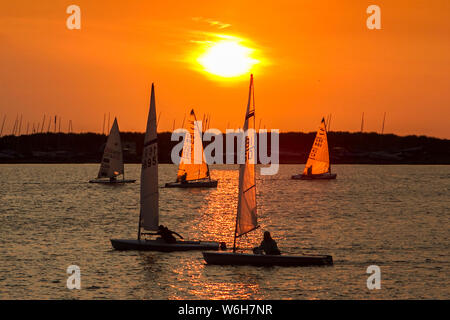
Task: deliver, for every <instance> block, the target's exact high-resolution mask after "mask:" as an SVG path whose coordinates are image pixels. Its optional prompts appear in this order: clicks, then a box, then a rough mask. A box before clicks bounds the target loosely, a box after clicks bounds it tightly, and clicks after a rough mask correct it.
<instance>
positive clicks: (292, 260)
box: [202, 252, 333, 267]
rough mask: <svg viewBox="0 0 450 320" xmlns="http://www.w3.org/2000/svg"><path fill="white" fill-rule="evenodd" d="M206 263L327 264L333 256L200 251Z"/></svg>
mask: <svg viewBox="0 0 450 320" xmlns="http://www.w3.org/2000/svg"><path fill="white" fill-rule="evenodd" d="M202 253H203V257H204V258H205V261H206V263H207V264H215V265H252V266H283V267H302V266H305V267H306V266H328V265H333V257H332V256H328V255H303V256H287V255H265V254H248V253H233V252H202Z"/></svg>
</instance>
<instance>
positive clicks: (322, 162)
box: [303, 119, 330, 175]
mask: <svg viewBox="0 0 450 320" xmlns="http://www.w3.org/2000/svg"><path fill="white" fill-rule="evenodd" d="M329 170H330V155H329V150H328V139H327V130H326V124H325V119H322V122H321V123H320V127H319V130H318V131H317V134H316V138H315V139H314V143H313V145H312V148H311V152H310V153H309V156H308V161H307V162H306V165H305V169H304V170H303V174H304V175H309V174H323V173H326V172H329Z"/></svg>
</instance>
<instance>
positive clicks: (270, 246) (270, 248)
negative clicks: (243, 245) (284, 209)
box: [253, 231, 281, 255]
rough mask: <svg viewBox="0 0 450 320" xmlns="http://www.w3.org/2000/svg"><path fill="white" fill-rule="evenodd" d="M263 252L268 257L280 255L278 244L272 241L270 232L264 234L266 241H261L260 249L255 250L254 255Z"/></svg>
mask: <svg viewBox="0 0 450 320" xmlns="http://www.w3.org/2000/svg"><path fill="white" fill-rule="evenodd" d="M263 251H264V252H265V253H266V254H268V255H280V254H281V252H280V250H279V249H278V245H277V242H276V241H275V240H273V239H272V236H271V235H270V232H269V231H265V232H264V239H263V241H261V244H260V245H259V247H256V248H254V249H253V253H255V254H262V253H263Z"/></svg>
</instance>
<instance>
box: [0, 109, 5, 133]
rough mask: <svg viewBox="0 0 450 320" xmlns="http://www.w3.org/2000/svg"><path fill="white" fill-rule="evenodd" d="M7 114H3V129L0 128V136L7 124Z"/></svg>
mask: <svg viewBox="0 0 450 320" xmlns="http://www.w3.org/2000/svg"><path fill="white" fill-rule="evenodd" d="M5 121H6V114H5V115H4V116H3V123H2V129H1V130H0V137H1V136H2V135H3V127H4V126H5Z"/></svg>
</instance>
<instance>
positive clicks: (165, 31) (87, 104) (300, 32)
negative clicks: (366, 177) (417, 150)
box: [0, 0, 450, 138]
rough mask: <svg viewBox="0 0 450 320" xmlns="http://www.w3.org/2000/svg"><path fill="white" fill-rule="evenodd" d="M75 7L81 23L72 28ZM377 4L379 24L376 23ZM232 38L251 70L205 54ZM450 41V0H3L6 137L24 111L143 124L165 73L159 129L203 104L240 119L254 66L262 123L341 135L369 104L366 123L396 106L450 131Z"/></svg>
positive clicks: (77, 126) (26, 116) (391, 114)
mask: <svg viewBox="0 0 450 320" xmlns="http://www.w3.org/2000/svg"><path fill="white" fill-rule="evenodd" d="M71 4H76V5H78V6H79V7H80V8H81V30H68V29H67V27H66V19H67V18H68V17H69V14H67V13H66V8H67V7H68V6H69V5H71ZM371 4H376V5H378V6H379V7H380V8H381V27H382V29H381V30H369V29H368V28H367V27H366V19H367V17H368V16H369V15H368V14H367V13H366V8H367V7H368V6H369V5H371ZM224 39H225V40H226V39H232V40H233V41H235V42H236V43H238V44H239V45H242V48H244V49H243V50H246V51H245V52H246V53H248V54H249V57H248V59H250V60H249V61H251V64H253V66H252V67H251V68H250V69H249V70H248V72H245V73H244V74H243V75H241V76H239V77H231V78H222V77H220V76H213V75H212V74H210V73H209V72H208V71H207V70H204V66H202V65H200V64H199V63H198V59H200V60H201V57H203V58H204V55H205V53H206V52H207V50H208V48H211V47H212V46H214V44H217V43H219V42H220V41H223V40H224ZM449 39H450V1H448V0H430V1H418V0H398V1H381V0H374V1H360V0H347V1H342V0H340V1H337V0H336V1H322V0H318V1H242V0H240V1H234V0H229V1H220V2H219V1H211V0H210V1H153V0H148V1H144V0H141V1H124V0H121V1H113V0H109V1H100V0H98V1H92V0H71V1H60V0H46V1H43V0H41V1H31V0H30V1H21V0H18V1H1V2H0V66H1V72H0V121H3V117H4V115H5V114H6V125H5V129H4V132H3V134H5V133H10V132H11V130H12V127H13V122H14V120H15V118H16V116H17V115H19V117H20V115H21V114H22V115H23V124H22V132H24V127H25V126H26V123H27V122H29V123H30V124H32V123H38V122H42V118H43V115H44V114H46V116H47V117H49V116H52V117H54V116H55V115H58V116H61V117H62V129H63V130H64V131H66V130H67V122H68V120H69V119H71V120H72V121H73V128H74V130H75V131H76V132H80V131H82V132H86V131H93V132H101V131H102V127H103V117H104V114H105V113H107V114H108V112H109V113H110V114H111V121H110V124H111V125H112V122H113V118H114V116H117V118H118V122H119V128H120V130H121V131H139V132H143V131H144V130H145V123H146V120H147V118H146V116H147V112H148V105H149V97H150V87H151V83H152V82H154V83H155V88H156V103H157V112H158V114H159V112H161V120H160V124H159V127H158V130H159V131H168V130H172V125H173V121H174V120H175V127H180V126H181V122H182V120H183V117H184V115H185V114H186V115H187V114H188V112H189V111H190V109H191V108H194V110H195V112H196V114H197V116H198V117H199V118H201V117H202V115H203V114H204V113H209V114H211V121H212V122H211V126H212V127H214V128H218V129H220V130H224V129H225V128H226V126H227V124H229V126H230V127H234V128H237V127H240V126H242V124H243V120H244V119H243V118H244V113H245V106H246V102H247V94H248V80H249V75H250V72H252V73H253V74H254V77H255V100H256V123H259V121H260V119H262V120H261V127H263V126H266V128H268V129H270V128H274V129H280V130H281V131H313V130H314V131H315V130H317V128H318V126H319V124H320V120H321V118H322V116H327V115H328V114H332V122H331V130H332V131H359V129H360V123H361V114H362V112H364V114H365V130H364V131H378V132H379V131H380V130H381V125H382V120H383V114H384V112H386V113H387V117H386V126H385V132H387V133H395V134H399V135H407V134H420V135H422V134H423V135H428V136H435V137H440V138H450V121H449V120H450V88H449V84H450V81H449V80H450V50H449V49H450V41H449ZM201 61H206V60H205V59H204V60H201ZM213 62H214V61H213ZM212 67H213V68H216V67H217V68H219V69H220V68H222V69H224V68H223V66H222V65H220V64H219V65H213V66H212ZM222 69H221V70H222ZM227 70H230V71H232V70H231V69H230V68H225V71H227ZM0 125H1V122H0Z"/></svg>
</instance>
